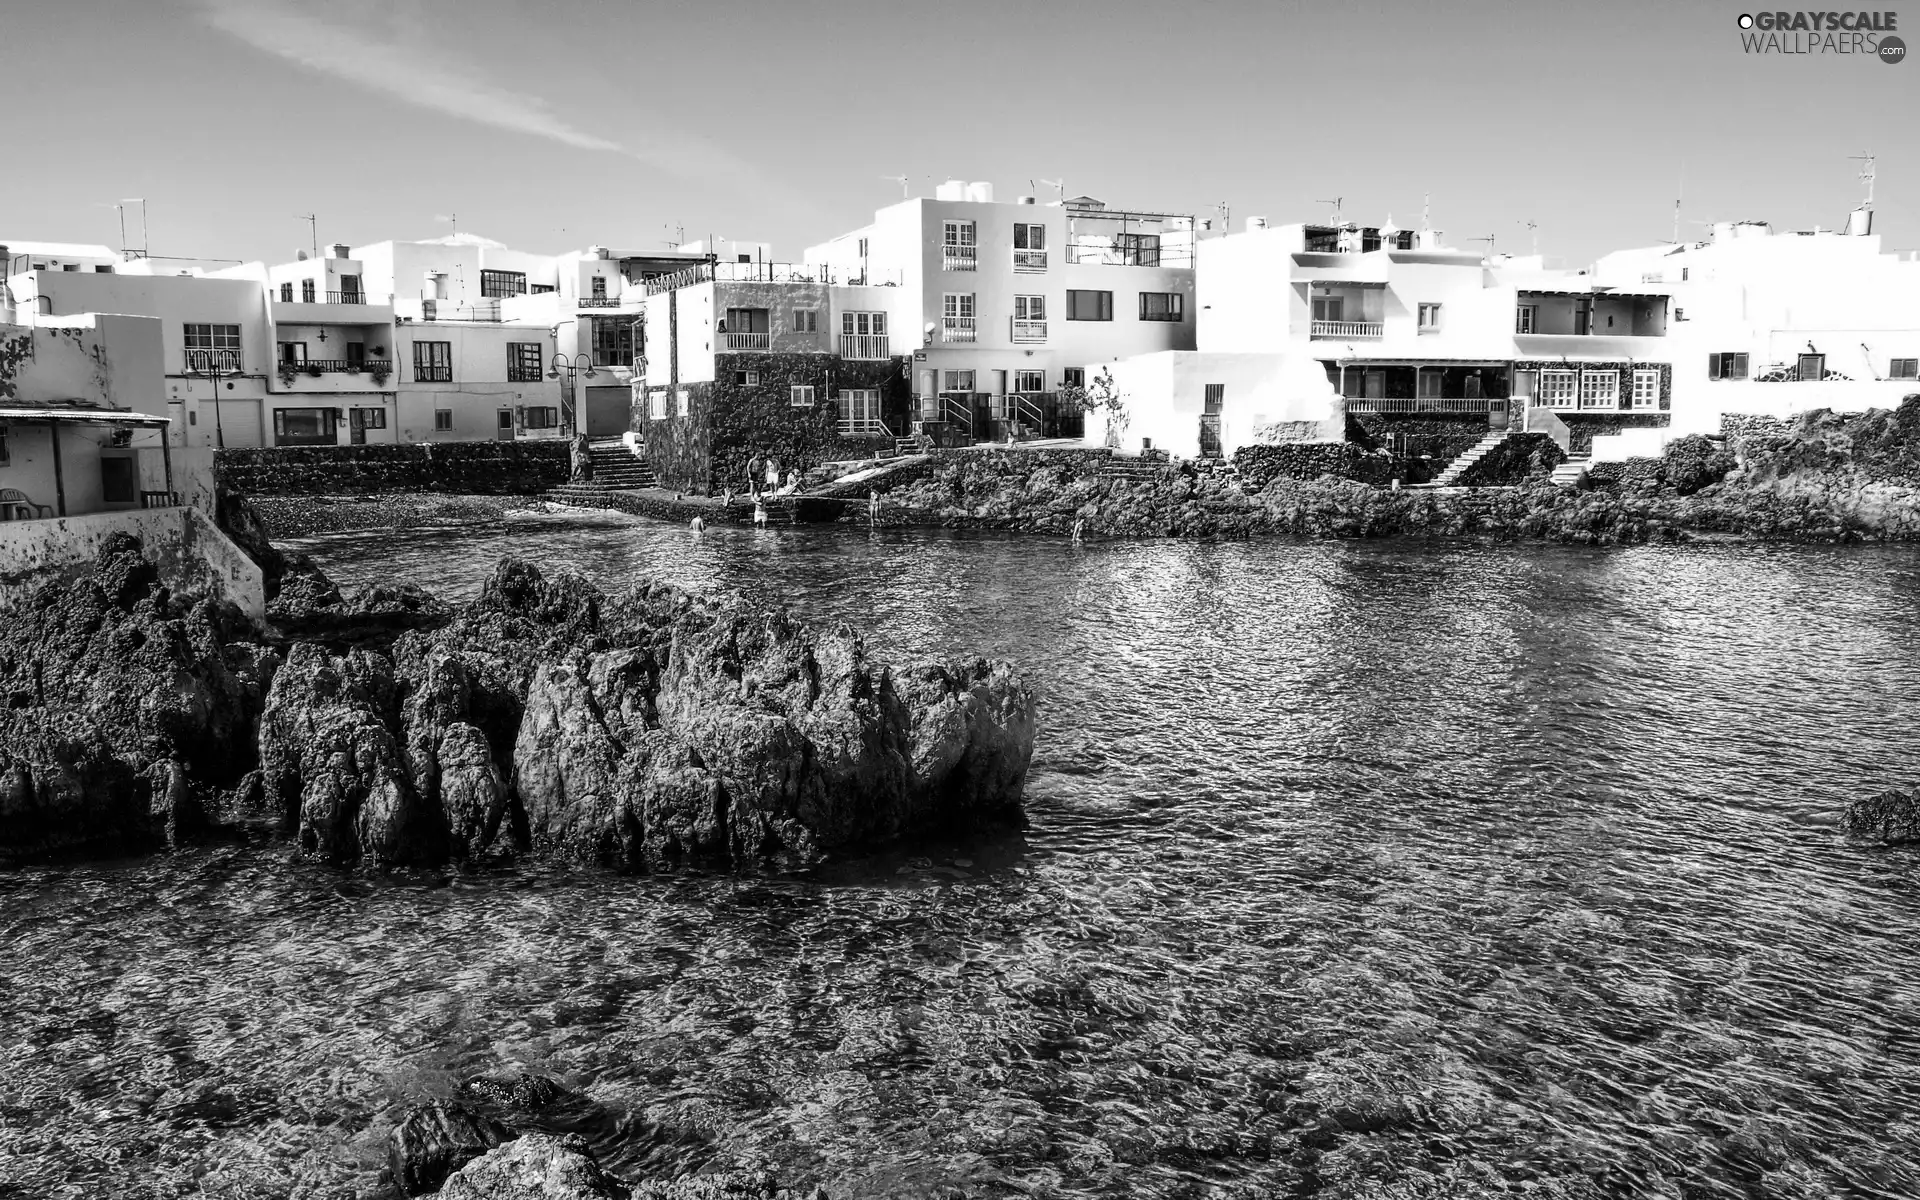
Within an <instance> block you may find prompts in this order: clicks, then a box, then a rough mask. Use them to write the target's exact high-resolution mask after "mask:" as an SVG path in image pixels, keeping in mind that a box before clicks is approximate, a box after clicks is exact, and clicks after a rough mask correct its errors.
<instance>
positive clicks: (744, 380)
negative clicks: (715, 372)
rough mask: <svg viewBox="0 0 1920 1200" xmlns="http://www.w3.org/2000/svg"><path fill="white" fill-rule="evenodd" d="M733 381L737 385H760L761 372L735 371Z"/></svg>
mask: <svg viewBox="0 0 1920 1200" xmlns="http://www.w3.org/2000/svg"><path fill="white" fill-rule="evenodd" d="M733 383H734V386H735V387H759V386H760V372H758V371H735V372H734V373H733Z"/></svg>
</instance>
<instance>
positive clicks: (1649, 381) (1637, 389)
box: [1630, 368, 1660, 408]
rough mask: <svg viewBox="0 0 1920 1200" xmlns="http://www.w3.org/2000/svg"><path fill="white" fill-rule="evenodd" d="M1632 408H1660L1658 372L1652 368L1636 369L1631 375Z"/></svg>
mask: <svg viewBox="0 0 1920 1200" xmlns="http://www.w3.org/2000/svg"><path fill="white" fill-rule="evenodd" d="M1630 407H1632V408H1659V407H1660V372H1659V371H1658V370H1657V369H1652V368H1638V369H1636V370H1635V371H1634V373H1633V398H1632V402H1631V404H1630Z"/></svg>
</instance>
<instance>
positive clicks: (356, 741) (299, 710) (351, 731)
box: [260, 643, 444, 864]
mask: <svg viewBox="0 0 1920 1200" xmlns="http://www.w3.org/2000/svg"><path fill="white" fill-rule="evenodd" d="M395 723H396V714H395V704H394V683H393V674H392V665H391V664H390V663H388V661H387V660H386V659H385V658H384V657H382V656H380V655H378V654H374V653H371V652H370V651H366V650H354V651H351V652H350V653H348V654H346V655H344V656H338V657H336V656H334V655H332V654H329V653H328V652H327V651H326V650H325V649H324V648H322V647H320V646H316V645H313V644H311V643H301V644H300V645H298V646H295V647H294V649H293V653H292V654H290V655H289V656H288V657H287V662H286V665H285V666H283V667H281V668H280V670H279V672H278V673H276V674H275V676H274V680H273V689H272V691H271V692H270V693H269V694H268V696H267V707H266V711H265V712H264V713H263V714H262V715H261V718H260V772H261V777H262V787H263V790H264V793H265V800H266V803H267V804H268V805H269V806H271V807H273V808H274V809H276V810H278V811H280V812H282V813H286V814H288V815H289V816H290V817H291V818H292V819H293V820H294V822H295V823H296V824H297V827H298V830H299V839H300V845H301V847H302V849H304V850H305V851H307V852H308V853H310V854H314V855H317V856H319V857H321V858H323V859H327V860H329V861H336V862H351V861H354V860H356V859H364V860H368V861H370V862H372V863H374V864H380V863H398V862H408V861H413V860H417V859H422V858H432V857H434V856H435V855H436V854H437V852H438V851H439V850H440V848H441V846H442V845H443V844H444V832H443V828H442V827H441V826H440V824H439V823H438V821H437V820H436V817H437V815H438V814H437V813H434V812H432V811H430V810H427V809H426V808H425V807H424V806H423V805H421V804H420V803H419V801H418V797H417V796H416V794H415V793H414V790H413V786H412V784H411V782H410V781H409V780H408V777H407V772H406V769H405V766H404V764H403V763H402V761H401V754H400V747H399V745H398V743H397V742H396V740H395V738H394V736H393V733H392V732H391V730H392V727H393V725H394V724H395Z"/></svg>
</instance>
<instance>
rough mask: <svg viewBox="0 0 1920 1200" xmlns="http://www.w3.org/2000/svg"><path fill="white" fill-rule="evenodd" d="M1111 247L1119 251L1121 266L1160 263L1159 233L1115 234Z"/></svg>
mask: <svg viewBox="0 0 1920 1200" xmlns="http://www.w3.org/2000/svg"><path fill="white" fill-rule="evenodd" d="M1113 248H1114V249H1115V250H1118V251H1119V252H1120V265H1121V266H1123V267H1157V266H1159V265H1160V235H1159V234H1157V233H1118V234H1115V235H1114V237H1113ZM1108 319H1109V320H1111V318H1108Z"/></svg>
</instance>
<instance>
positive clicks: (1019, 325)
mask: <svg viewBox="0 0 1920 1200" xmlns="http://www.w3.org/2000/svg"><path fill="white" fill-rule="evenodd" d="M1013 340H1014V341H1016V342H1044V341H1046V340H1047V323H1046V322H1045V321H1022V320H1021V319H1020V318H1018V317H1015V318H1014V319H1013Z"/></svg>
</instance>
